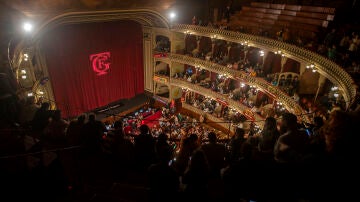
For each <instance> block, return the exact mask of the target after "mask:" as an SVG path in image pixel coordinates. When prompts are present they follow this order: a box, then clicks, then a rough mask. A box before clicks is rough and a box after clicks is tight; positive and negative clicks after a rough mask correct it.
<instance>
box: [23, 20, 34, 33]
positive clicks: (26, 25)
mask: <svg viewBox="0 0 360 202" xmlns="http://www.w3.org/2000/svg"><path fill="white" fill-rule="evenodd" d="M23 29H24V30H25V32H31V31H32V29H33V25H32V24H31V23H29V22H25V23H24V25H23Z"/></svg>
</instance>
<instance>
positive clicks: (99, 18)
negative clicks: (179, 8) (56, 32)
mask: <svg viewBox="0 0 360 202" xmlns="http://www.w3.org/2000/svg"><path fill="white" fill-rule="evenodd" d="M121 20H129V21H134V22H137V23H139V24H141V25H142V26H148V27H155V28H165V29H169V28H170V24H169V20H168V19H167V18H165V17H164V15H162V14H161V13H159V12H157V11H154V10H150V9H133V10H131V9H127V10H107V11H77V12H67V13H62V14H59V15H56V16H54V17H51V18H49V19H48V20H46V21H45V22H43V23H41V24H40V25H39V26H38V27H37V28H36V29H35V30H34V31H33V32H32V34H31V36H30V38H24V39H23V40H22V41H20V43H19V45H18V46H17V47H16V50H15V53H14V56H17V57H14V58H17V59H18V60H19V61H20V58H21V56H20V55H21V54H22V51H23V50H24V49H25V48H27V47H29V46H32V47H34V50H35V53H34V54H35V55H37V56H36V57H37V58H38V59H39V61H40V62H39V63H40V66H41V67H40V69H44V68H45V69H46V65H45V61H43V59H41V58H42V57H41V53H40V52H39V49H38V48H37V47H38V45H39V42H40V41H41V38H42V36H44V35H45V34H46V33H48V32H49V31H51V30H53V29H55V28H57V27H60V26H64V25H68V24H83V23H93V22H110V21H121ZM26 46H27V47H26ZM17 66H19V65H17ZM45 72H46V71H45ZM46 74H47V73H46ZM39 80H40V78H36V80H35V81H34V85H33V87H32V91H33V92H35V91H36V90H37V88H38V87H39V85H38V84H39ZM50 88H51V87H50ZM49 99H51V100H53V99H54V97H53V94H52V93H50V97H49Z"/></svg>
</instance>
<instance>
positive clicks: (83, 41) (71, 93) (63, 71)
mask: <svg viewBox="0 0 360 202" xmlns="http://www.w3.org/2000/svg"><path fill="white" fill-rule="evenodd" d="M41 47H42V51H43V53H44V54H45V56H46V62H47V67H48V71H49V77H50V82H51V85H52V88H53V92H54V96H55V100H56V105H57V107H58V108H59V109H60V110H62V112H63V116H64V117H74V116H76V115H78V114H80V113H83V112H87V111H91V110H93V109H96V108H99V107H102V106H106V105H107V104H109V103H111V102H115V101H118V100H120V99H125V98H132V97H134V96H135V95H136V94H140V93H143V92H144V73H143V71H144V70H143V44H142V27H141V25H140V24H138V23H136V22H132V21H119V22H106V23H86V24H77V25H66V26H62V27H59V28H56V29H55V30H52V31H50V32H48V33H46V36H45V37H44V39H43V40H42V42H41ZM103 52H110V58H109V60H108V61H109V62H110V66H109V67H110V68H109V69H108V70H107V71H104V73H106V74H103V75H98V74H97V72H95V71H94V70H93V67H92V63H91V61H90V55H92V54H97V53H103Z"/></svg>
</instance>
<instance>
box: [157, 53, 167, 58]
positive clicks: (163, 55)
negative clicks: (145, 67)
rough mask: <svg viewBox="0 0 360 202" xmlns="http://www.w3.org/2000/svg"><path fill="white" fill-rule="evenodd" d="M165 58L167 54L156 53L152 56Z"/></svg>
mask: <svg viewBox="0 0 360 202" xmlns="http://www.w3.org/2000/svg"><path fill="white" fill-rule="evenodd" d="M167 56H168V54H167V53H156V54H154V57H155V58H165V57H167Z"/></svg>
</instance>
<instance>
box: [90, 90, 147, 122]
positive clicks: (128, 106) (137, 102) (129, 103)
mask: <svg viewBox="0 0 360 202" xmlns="http://www.w3.org/2000/svg"><path fill="white" fill-rule="evenodd" d="M150 99H151V97H149V96H148V95H146V94H145V93H143V94H139V95H136V96H135V97H133V98H131V99H122V100H119V101H116V102H113V103H110V104H108V105H107V106H104V107H101V108H98V109H96V110H93V111H92V112H93V113H95V114H96V119H97V120H100V121H106V120H107V119H108V118H111V119H112V118H115V119H116V117H117V116H118V117H119V118H120V117H121V116H123V115H125V114H127V113H128V112H131V111H135V110H136V109H137V108H141V107H142V106H144V105H146V104H148V103H149V101H150ZM124 112H125V113H124Z"/></svg>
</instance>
